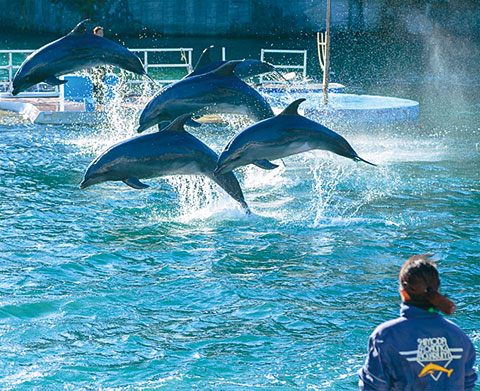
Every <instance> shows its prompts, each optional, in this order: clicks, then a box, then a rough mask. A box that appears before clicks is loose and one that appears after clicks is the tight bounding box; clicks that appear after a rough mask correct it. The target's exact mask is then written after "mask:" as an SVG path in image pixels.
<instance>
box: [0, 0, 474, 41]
mask: <svg viewBox="0 0 480 391" xmlns="http://www.w3.org/2000/svg"><path fill="white" fill-rule="evenodd" d="M326 3H327V1H326V0H208V1H207V0H203V1H201V0H0V9H1V10H2V12H1V13H0V29H3V30H6V29H9V30H13V31H28V32H42V33H53V34H65V33H66V32H68V31H70V30H71V29H72V28H73V27H74V26H75V25H76V24H77V23H78V22H79V21H80V20H82V19H84V18H86V17H89V18H90V19H91V21H92V22H91V23H92V25H96V24H101V25H105V26H107V27H108V28H110V29H111V30H112V31H114V32H115V33H118V34H128V35H138V34H139V33H142V32H147V33H160V34H164V35H185V36H219V35H220V36H234V37H235V36H236V37H240V36H241V37H248V36H254V35H260V36H264V35H270V36H282V35H283V36H285V35H286V36H289V35H298V34H312V33H314V32H316V31H319V30H323V29H324V26H325V15H326ZM435 24H437V25H438V26H440V27H441V28H444V29H448V30H449V31H451V32H454V33H456V34H469V35H478V34H479V31H480V2H479V1H477V0H402V1H399V0H332V17H331V26H332V30H333V31H349V32H366V31H367V32H376V31H379V30H383V31H387V32H392V31H395V32H399V33H402V32H405V31H407V32H410V33H414V34H415V33H418V34H428V33H429V32H431V31H432V30H433V26H434V25H435Z"/></svg>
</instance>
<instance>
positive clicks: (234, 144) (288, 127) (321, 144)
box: [214, 98, 375, 175]
mask: <svg viewBox="0 0 480 391" xmlns="http://www.w3.org/2000/svg"><path fill="white" fill-rule="evenodd" d="M303 101H305V99H303V98H301V99H297V100H296V101H294V102H292V103H291V104H290V105H289V106H288V107H287V108H285V110H283V111H282V112H281V113H280V114H279V115H277V116H276V117H273V118H269V119H266V120H263V121H260V122H257V123H255V124H253V125H251V126H249V127H248V128H245V129H244V130H242V131H241V132H240V133H238V134H236V135H235V136H234V137H233V138H232V139H231V140H230V142H229V143H228V145H227V146H226V147H225V150H224V151H223V152H222V153H221V154H220V157H219V158H218V162H217V168H216V169H215V172H214V174H215V175H224V174H225V173H226V172H229V171H231V170H234V169H235V168H237V167H240V166H245V165H247V164H255V165H256V166H258V167H260V168H263V169H266V170H272V169H274V168H277V167H278V165H276V164H273V163H271V162H270V160H275V159H281V158H283V157H286V156H290V155H295V154H297V153H301V152H306V151H310V150H312V149H323V150H327V151H331V152H334V153H336V154H338V155H341V156H345V157H347V158H350V159H353V160H355V161H359V160H360V161H363V162H365V163H368V164H371V165H373V166H374V165H375V164H372V163H370V162H367V161H366V160H364V159H362V158H361V157H359V156H358V155H357V153H356V152H355V151H354V150H353V148H352V147H351V146H350V144H349V143H348V142H347V140H345V139H344V138H343V137H342V136H340V135H339V134H337V133H335V132H333V131H331V130H330V129H328V128H326V127H325V126H323V125H320V124H319V123H317V122H314V121H312V120H310V119H308V118H305V117H303V116H301V115H299V114H298V106H299V105H300V104H301V103H302V102H303Z"/></svg>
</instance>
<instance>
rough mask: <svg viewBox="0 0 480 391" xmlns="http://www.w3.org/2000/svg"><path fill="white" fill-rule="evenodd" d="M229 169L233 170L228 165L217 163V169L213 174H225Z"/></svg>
mask: <svg viewBox="0 0 480 391" xmlns="http://www.w3.org/2000/svg"><path fill="white" fill-rule="evenodd" d="M228 171H231V170H229V169H228V168H227V166H225V165H218V164H217V167H215V170H214V171H213V175H215V176H219V175H222V174H225V173H226V172H228Z"/></svg>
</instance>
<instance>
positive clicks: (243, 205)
mask: <svg viewBox="0 0 480 391" xmlns="http://www.w3.org/2000/svg"><path fill="white" fill-rule="evenodd" d="M240 205H241V206H242V208H243V210H244V211H245V214H246V215H247V216H251V215H252V211H251V210H250V208H249V207H248V205H247V203H246V202H243V203H241V204H240Z"/></svg>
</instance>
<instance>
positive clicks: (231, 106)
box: [137, 60, 274, 133]
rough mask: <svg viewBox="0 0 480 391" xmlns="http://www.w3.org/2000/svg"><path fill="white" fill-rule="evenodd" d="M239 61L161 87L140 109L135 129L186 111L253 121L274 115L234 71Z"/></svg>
mask: <svg viewBox="0 0 480 391" xmlns="http://www.w3.org/2000/svg"><path fill="white" fill-rule="evenodd" d="M240 62H241V61H240V60H234V61H228V62H227V63H225V64H224V65H222V66H220V67H219V68H217V69H214V70H213V71H211V72H208V73H204V74H200V75H198V76H192V77H187V78H185V79H182V80H179V81H177V82H175V83H173V84H171V85H169V86H167V87H165V88H164V89H162V90H160V91H159V92H158V93H157V94H156V95H155V96H154V97H153V98H152V99H151V100H150V101H149V102H148V103H147V105H146V106H145V108H144V109H143V111H142V114H141V115H140V126H139V127H138V129H137V131H138V132H139V133H141V132H143V131H144V130H145V129H148V128H149V127H151V126H154V125H156V124H159V123H161V122H165V121H168V122H169V121H172V120H173V119H175V118H176V117H178V116H180V115H182V114H186V113H193V114H197V115H203V114H208V113H229V114H235V113H238V114H247V115H248V116H250V117H251V118H252V119H254V120H256V121H259V120H262V119H265V118H270V117H273V115H274V114H273V111H272V108H271V107H270V105H269V104H268V103H267V101H266V100H265V98H264V97H262V96H261V95H260V94H259V93H258V92H257V91H256V90H255V89H253V88H252V87H250V86H249V85H248V84H246V83H245V82H243V81H242V80H240V79H239V78H238V77H237V76H235V74H234V73H233V70H234V69H235V67H236V66H237V65H238V64H239V63H240Z"/></svg>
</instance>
